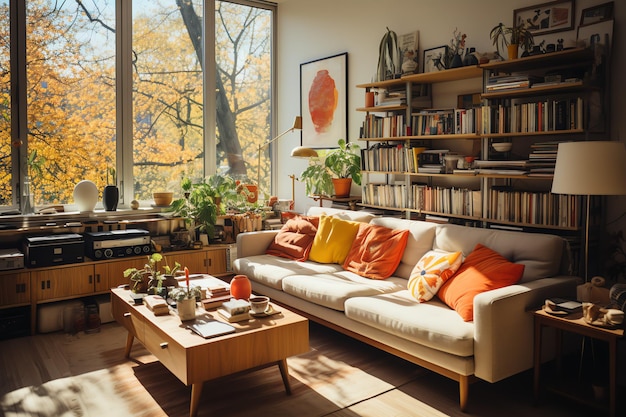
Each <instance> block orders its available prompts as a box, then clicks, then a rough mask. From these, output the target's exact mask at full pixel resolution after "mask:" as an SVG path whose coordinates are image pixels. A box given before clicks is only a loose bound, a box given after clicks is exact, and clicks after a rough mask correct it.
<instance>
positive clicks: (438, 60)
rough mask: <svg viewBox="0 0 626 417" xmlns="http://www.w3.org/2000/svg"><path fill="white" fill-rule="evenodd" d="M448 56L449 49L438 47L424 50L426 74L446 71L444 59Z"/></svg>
mask: <svg viewBox="0 0 626 417" xmlns="http://www.w3.org/2000/svg"><path fill="white" fill-rule="evenodd" d="M447 54H448V47H447V46H446V45H444V46H438V47H436V48H430V49H425V50H424V72H433V71H441V70H444V69H446V66H445V64H444V58H445V56H446V55H447Z"/></svg>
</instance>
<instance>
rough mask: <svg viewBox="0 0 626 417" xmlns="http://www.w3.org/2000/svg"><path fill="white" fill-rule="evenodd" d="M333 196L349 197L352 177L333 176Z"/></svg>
mask: <svg viewBox="0 0 626 417" xmlns="http://www.w3.org/2000/svg"><path fill="white" fill-rule="evenodd" d="M333 186H334V187H335V197H350V188H351V187H352V178H333Z"/></svg>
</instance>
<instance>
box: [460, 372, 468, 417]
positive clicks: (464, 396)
mask: <svg viewBox="0 0 626 417" xmlns="http://www.w3.org/2000/svg"><path fill="white" fill-rule="evenodd" d="M468 397H469V377H468V376H466V375H460V377H459V402H460V408H461V411H463V412H465V411H467V400H468Z"/></svg>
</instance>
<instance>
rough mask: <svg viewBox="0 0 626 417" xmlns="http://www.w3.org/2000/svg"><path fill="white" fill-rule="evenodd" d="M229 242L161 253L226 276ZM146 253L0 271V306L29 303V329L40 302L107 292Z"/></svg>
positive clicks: (123, 280)
mask: <svg viewBox="0 0 626 417" xmlns="http://www.w3.org/2000/svg"><path fill="white" fill-rule="evenodd" d="M231 249H232V245H209V246H204V247H203V248H202V249H194V250H182V251H172V252H166V253H164V255H165V256H167V257H168V258H169V262H170V263H171V264H173V263H174V262H178V263H180V264H181V265H183V266H187V267H188V268H189V270H190V271H193V272H194V273H205V274H210V275H213V276H218V277H219V276H228V275H230V273H231V270H230V256H231V253H230V251H231ZM145 261H146V255H141V256H132V257H124V258H117V259H107V260H100V261H92V260H87V261H85V262H82V263H74V264H68V265H58V266H51V267H42V268H24V269H15V270H10V271H2V272H0V310H7V309H12V308H16V307H17V308H19V307H22V308H25V307H28V306H30V333H31V334H34V333H35V331H36V328H37V308H38V307H39V306H41V305H42V304H46V303H52V302H57V301H62V300H71V299H76V298H81V297H88V296H93V295H99V294H107V293H108V292H109V291H110V289H111V288H114V287H117V286H119V285H122V284H126V283H128V278H124V270H126V269H127V268H132V267H136V268H141V267H142V266H143V264H144V263H145Z"/></svg>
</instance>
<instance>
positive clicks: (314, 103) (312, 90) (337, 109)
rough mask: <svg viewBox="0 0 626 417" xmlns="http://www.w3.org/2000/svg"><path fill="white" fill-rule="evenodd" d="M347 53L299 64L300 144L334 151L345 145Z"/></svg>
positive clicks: (346, 132) (346, 125)
mask: <svg viewBox="0 0 626 417" xmlns="http://www.w3.org/2000/svg"><path fill="white" fill-rule="evenodd" d="M347 86H348V53H347V52H344V53H340V54H337V55H333V56H329V57H326V58H320V59H316V60H314V61H309V62H305V63H303V64H300V115H301V116H302V130H301V139H300V143H301V145H302V146H306V147H309V148H336V147H337V141H338V140H339V139H342V138H345V139H346V142H347V141H348V117H347V115H348V94H347V93H348V91H347Z"/></svg>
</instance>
